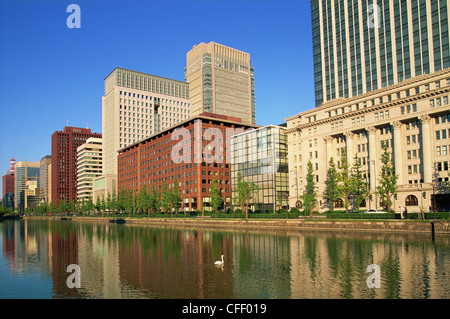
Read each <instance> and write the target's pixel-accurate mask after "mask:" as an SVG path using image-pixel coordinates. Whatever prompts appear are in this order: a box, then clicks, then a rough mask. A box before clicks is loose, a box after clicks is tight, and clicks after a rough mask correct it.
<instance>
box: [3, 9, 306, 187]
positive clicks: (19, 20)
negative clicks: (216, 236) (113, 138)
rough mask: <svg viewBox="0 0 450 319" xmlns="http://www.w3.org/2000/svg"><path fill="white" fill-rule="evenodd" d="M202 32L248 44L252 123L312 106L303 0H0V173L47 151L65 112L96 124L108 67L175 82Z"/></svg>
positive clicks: (242, 46) (74, 122)
mask: <svg viewBox="0 0 450 319" xmlns="http://www.w3.org/2000/svg"><path fill="white" fill-rule="evenodd" d="M69 4H77V5H78V6H79V7H80V9H81V15H80V18H81V28H73V29H70V28H68V27H67V24H66V20H67V18H68V17H69V16H70V15H71V13H72V12H66V10H67V7H68V6H69ZM210 41H214V42H217V43H220V44H223V45H226V46H230V47H232V48H235V49H238V50H242V51H245V52H248V53H250V57H251V64H252V66H254V68H255V91H256V92H255V93H256V124H258V125H268V124H281V123H283V122H285V121H284V119H285V118H286V117H289V116H292V115H294V114H297V113H299V112H301V111H304V110H307V109H310V108H313V107H314V103H315V102H314V74H313V55H312V32H311V9H310V0H240V1H235V0H220V1H218V0H206V1H204V0H178V1H174V0H145V1H144V0H139V1H138V0H86V1H82V0H69V1H65V0H35V1H22V0H1V1H0V176H3V175H4V174H5V173H6V170H7V169H9V159H10V158H11V157H12V156H14V158H15V159H16V160H17V161H25V160H28V161H39V160H40V159H41V158H42V157H44V156H45V155H50V154H51V135H52V134H53V133H54V132H55V131H61V130H63V128H64V126H66V125H67V121H68V123H69V126H78V127H86V123H87V126H88V127H89V128H90V129H92V131H93V132H98V133H101V132H102V119H101V97H102V95H103V94H104V79H105V77H106V76H107V75H108V74H109V73H110V72H111V71H112V70H113V69H114V68H115V67H122V68H127V69H131V70H136V71H140V72H144V73H150V74H154V75H158V76H163V77H167V78H172V79H176V80H181V81H184V67H185V65H186V52H188V51H189V50H190V49H191V48H192V46H193V45H195V44H198V43H200V42H205V43H208V42H210ZM0 183H1V179H0ZM0 189H1V188H0Z"/></svg>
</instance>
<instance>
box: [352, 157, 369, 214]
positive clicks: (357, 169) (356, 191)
mask: <svg viewBox="0 0 450 319" xmlns="http://www.w3.org/2000/svg"><path fill="white" fill-rule="evenodd" d="M351 180H352V187H353V196H354V198H355V206H356V207H355V209H357V210H358V209H359V207H360V206H361V203H362V202H363V201H365V200H366V199H367V197H368V196H369V185H368V184H367V181H366V180H365V178H364V176H363V172H362V170H361V159H360V158H359V157H358V154H355V157H354V160H353V166H352V171H351Z"/></svg>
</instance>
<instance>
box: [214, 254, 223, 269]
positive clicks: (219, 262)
mask: <svg viewBox="0 0 450 319" xmlns="http://www.w3.org/2000/svg"><path fill="white" fill-rule="evenodd" d="M221 258H222V261H220V260H218V261H216V262H215V263H214V265H216V266H222V265H223V255H222V257H221Z"/></svg>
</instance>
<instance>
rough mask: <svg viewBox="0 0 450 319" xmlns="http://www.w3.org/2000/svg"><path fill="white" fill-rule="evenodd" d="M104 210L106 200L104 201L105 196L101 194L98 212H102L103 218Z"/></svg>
mask: <svg viewBox="0 0 450 319" xmlns="http://www.w3.org/2000/svg"><path fill="white" fill-rule="evenodd" d="M105 210H106V201H105V196H103V194H102V199H101V200H100V212H101V213H102V218H103V213H104V212H105Z"/></svg>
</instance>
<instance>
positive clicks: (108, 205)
mask: <svg viewBox="0 0 450 319" xmlns="http://www.w3.org/2000/svg"><path fill="white" fill-rule="evenodd" d="M111 209H112V199H111V194H110V192H108V194H107V195H106V202H105V213H106V211H108V214H109V215H111Z"/></svg>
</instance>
